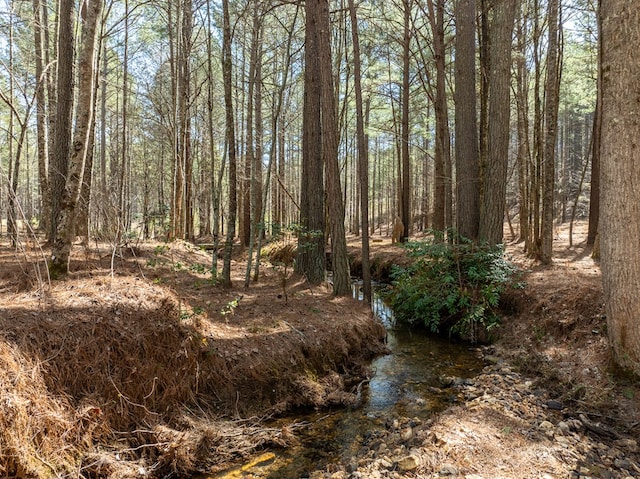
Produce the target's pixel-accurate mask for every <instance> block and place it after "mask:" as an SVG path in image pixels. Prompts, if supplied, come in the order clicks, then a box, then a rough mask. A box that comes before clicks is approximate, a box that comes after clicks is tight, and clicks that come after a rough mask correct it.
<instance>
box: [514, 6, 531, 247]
mask: <svg viewBox="0 0 640 479" xmlns="http://www.w3.org/2000/svg"><path fill="white" fill-rule="evenodd" d="M518 10H519V13H518V21H517V22H518V32H517V35H516V39H517V40H516V41H517V52H518V55H517V61H516V112H517V118H518V119H517V124H518V126H517V128H518V149H517V162H518V189H519V193H520V197H519V216H520V238H519V239H518V241H524V250H525V251H526V252H529V251H530V250H531V227H530V223H529V215H530V208H529V205H530V198H531V183H530V181H531V177H530V176H531V171H530V164H531V145H530V140H529V81H528V70H527V61H526V56H525V54H526V35H527V21H528V20H527V18H525V16H524V14H523V11H522V10H523V9H522V8H520V9H518Z"/></svg>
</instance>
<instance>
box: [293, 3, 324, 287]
mask: <svg viewBox="0 0 640 479" xmlns="http://www.w3.org/2000/svg"><path fill="white" fill-rule="evenodd" d="M320 1H324V0H308V1H307V2H305V13H306V16H305V53H304V57H305V69H304V105H303V127H302V172H301V185H300V231H299V232H298V251H297V260H296V271H297V272H298V273H300V274H303V275H305V277H306V278H307V281H309V283H310V284H320V283H321V282H322V281H324V278H325V252H324V232H325V211H324V180H323V171H324V170H323V156H322V147H323V144H322V137H321V135H320V131H321V113H320V111H321V110H320V108H321V97H322V86H321V84H320V82H321V78H320V75H321V69H320V60H319V55H320V47H319V45H318V37H319V29H320V26H319V25H318V13H317V11H318V9H319V8H320V5H319V2H320Z"/></svg>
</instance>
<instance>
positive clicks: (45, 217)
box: [33, 0, 51, 231]
mask: <svg viewBox="0 0 640 479" xmlns="http://www.w3.org/2000/svg"><path fill="white" fill-rule="evenodd" d="M33 21H34V26H33V35H34V43H35V49H36V52H35V53H36V58H35V60H36V81H37V82H38V83H37V85H36V132H37V138H38V139H37V142H38V177H39V185H40V198H42V214H41V219H42V224H41V225H40V226H41V229H42V230H43V231H49V230H48V224H49V220H50V217H51V195H50V194H49V130H48V128H47V126H48V123H47V100H46V95H47V87H48V85H47V76H46V74H45V69H44V44H43V29H44V28H45V26H44V25H43V24H42V0H33Z"/></svg>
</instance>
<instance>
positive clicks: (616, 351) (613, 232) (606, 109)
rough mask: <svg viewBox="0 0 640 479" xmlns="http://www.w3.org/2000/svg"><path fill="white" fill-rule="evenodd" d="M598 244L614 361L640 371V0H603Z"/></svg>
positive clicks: (624, 367)
mask: <svg viewBox="0 0 640 479" xmlns="http://www.w3.org/2000/svg"><path fill="white" fill-rule="evenodd" d="M601 14H602V36H601V41H602V72H603V76H602V150H601V155H602V156H601V159H602V164H601V165H600V166H601V188H602V189H601V195H602V204H603V205H605V207H604V208H602V210H601V217H600V227H601V232H600V249H601V255H602V279H603V287H604V298H605V305H606V312H607V331H608V334H609V339H610V342H611V347H612V350H613V357H614V360H615V362H616V363H617V364H618V365H619V366H620V367H621V368H623V369H626V370H629V371H632V372H633V373H635V374H636V375H640V321H638V317H640V296H638V291H639V290H640V250H639V249H638V238H640V189H638V187H637V185H638V184H640V168H639V167H638V161H637V158H638V138H640V117H639V116H638V103H639V102H640V93H639V92H640V57H638V51H637V50H638V45H639V44H640V1H638V0H608V1H606V2H602V9H601Z"/></svg>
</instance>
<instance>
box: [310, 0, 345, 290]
mask: <svg viewBox="0 0 640 479" xmlns="http://www.w3.org/2000/svg"><path fill="white" fill-rule="evenodd" d="M316 19H317V22H318V50H319V53H320V55H319V57H320V58H319V60H320V78H321V106H322V110H321V118H322V120H321V128H322V130H321V131H322V133H321V135H322V156H323V163H324V167H325V176H326V180H327V207H328V208H327V209H328V213H329V226H330V229H331V267H332V270H333V294H334V295H336V296H346V295H350V294H351V275H350V270H349V258H348V256H347V240H346V236H345V228H344V203H343V202H342V189H341V187H340V168H339V165H338V146H339V138H338V123H337V121H336V99H335V90H334V86H333V68H332V61H331V22H330V17H329V1H328V0H320V2H319V5H318V9H317V11H316Z"/></svg>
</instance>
